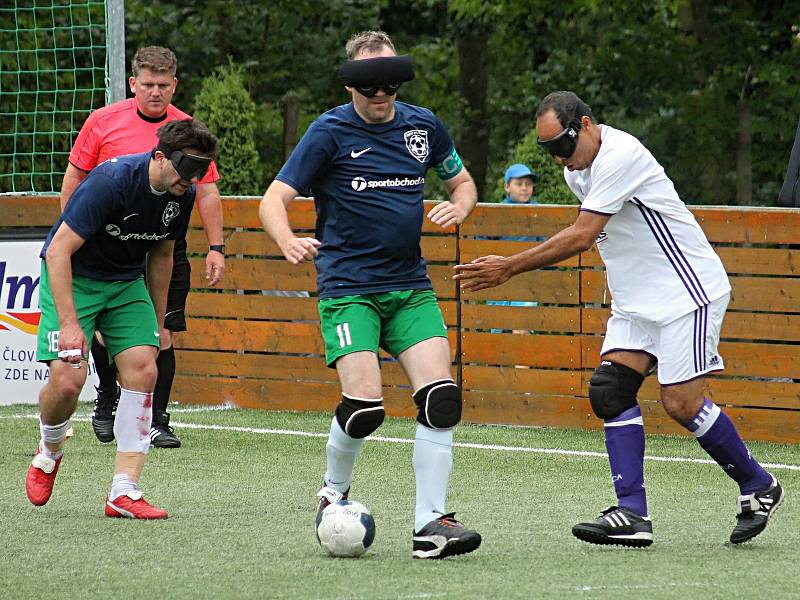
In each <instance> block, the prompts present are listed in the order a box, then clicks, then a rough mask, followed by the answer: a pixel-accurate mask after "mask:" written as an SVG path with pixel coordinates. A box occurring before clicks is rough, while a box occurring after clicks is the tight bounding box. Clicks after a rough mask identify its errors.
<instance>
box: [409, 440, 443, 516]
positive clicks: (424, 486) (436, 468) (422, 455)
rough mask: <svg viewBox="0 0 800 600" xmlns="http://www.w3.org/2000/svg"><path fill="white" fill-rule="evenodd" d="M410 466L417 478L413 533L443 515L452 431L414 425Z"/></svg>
mask: <svg viewBox="0 0 800 600" xmlns="http://www.w3.org/2000/svg"><path fill="white" fill-rule="evenodd" d="M412 464H413V465H414V475H415V476H416V478H417V506H416V510H415V512H414V531H419V530H420V529H422V528H423V527H424V526H425V525H427V524H428V523H430V522H431V521H433V520H434V519H438V518H439V517H441V516H442V515H443V514H445V511H444V505H445V501H446V500H447V484H448V482H449V481H450V473H451V471H452V470H453V430H452V429H430V428H428V427H425V426H424V425H420V424H417V433H416V435H415V436H414V454H413V456H412Z"/></svg>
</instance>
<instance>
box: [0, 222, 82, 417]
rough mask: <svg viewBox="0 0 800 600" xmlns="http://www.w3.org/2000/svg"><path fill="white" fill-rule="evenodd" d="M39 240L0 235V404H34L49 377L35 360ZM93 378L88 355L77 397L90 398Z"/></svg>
mask: <svg viewBox="0 0 800 600" xmlns="http://www.w3.org/2000/svg"><path fill="white" fill-rule="evenodd" d="M0 235H2V232H0ZM43 243H44V238H42V239H37V240H30V239H26V240H3V239H0V404H37V403H38V399H39V390H40V389H41V388H42V386H43V385H44V384H45V383H47V379H48V377H49V369H48V368H47V365H45V364H43V363H39V362H36V334H37V333H38V331H39V316H40V313H39V271H40V259H39V251H40V250H41V249H42V244H43ZM96 379H97V376H96V375H95V374H94V363H93V362H92V360H91V358H90V359H89V377H87V381H86V385H85V386H84V387H83V390H82V391H81V396H80V397H81V400H92V399H94V396H95V392H94V388H93V386H94V385H96V383H97V382H96Z"/></svg>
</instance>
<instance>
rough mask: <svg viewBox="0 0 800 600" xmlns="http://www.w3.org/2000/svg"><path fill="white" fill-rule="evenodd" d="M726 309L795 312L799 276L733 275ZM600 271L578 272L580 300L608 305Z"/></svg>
mask: <svg viewBox="0 0 800 600" xmlns="http://www.w3.org/2000/svg"><path fill="white" fill-rule="evenodd" d="M730 281H731V288H732V291H731V301H730V304H729V305H728V309H729V310H739V311H744V310H752V311H763V312H776V313H784V312H788V313H792V312H794V313H798V312H800V305H798V302H797V299H798V298H800V278H786V277H747V276H733V277H730ZM605 282H606V278H605V272H604V271H581V292H580V293H581V301H582V302H584V303H597V304H610V303H611V293H610V292H609V291H608V290H607V288H606V283H605Z"/></svg>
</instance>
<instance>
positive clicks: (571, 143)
mask: <svg viewBox="0 0 800 600" xmlns="http://www.w3.org/2000/svg"><path fill="white" fill-rule="evenodd" d="M580 130H581V123H580V121H575V122H572V123H570V124H569V125H567V127H566V129H564V131H562V132H561V133H559V134H558V135H557V136H556V137H554V138H551V139H549V140H542V139H537V140H536V143H537V144H539V146H541V147H542V148H543V149H544V150H546V151H547V152H549V153H550V155H551V156H558V157H560V158H569V157H570V156H572V155H573V154H575V148H576V147H577V145H578V134H579V133H580Z"/></svg>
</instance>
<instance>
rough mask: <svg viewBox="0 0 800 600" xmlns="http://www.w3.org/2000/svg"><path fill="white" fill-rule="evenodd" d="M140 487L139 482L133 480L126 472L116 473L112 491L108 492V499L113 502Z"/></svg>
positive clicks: (112, 482)
mask: <svg viewBox="0 0 800 600" xmlns="http://www.w3.org/2000/svg"><path fill="white" fill-rule="evenodd" d="M138 489H139V484H138V483H136V482H135V481H131V480H130V478H129V477H128V476H127V475H126V474H125V473H120V474H119V475H114V479H113V480H112V481H111V493H109V494H108V499H109V500H111V501H112V502H113V501H114V500H116V499H117V498H119V497H120V496H124V495H125V494H127V493H128V492H135V491H136V490H138Z"/></svg>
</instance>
